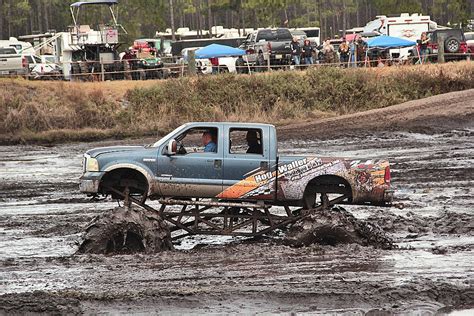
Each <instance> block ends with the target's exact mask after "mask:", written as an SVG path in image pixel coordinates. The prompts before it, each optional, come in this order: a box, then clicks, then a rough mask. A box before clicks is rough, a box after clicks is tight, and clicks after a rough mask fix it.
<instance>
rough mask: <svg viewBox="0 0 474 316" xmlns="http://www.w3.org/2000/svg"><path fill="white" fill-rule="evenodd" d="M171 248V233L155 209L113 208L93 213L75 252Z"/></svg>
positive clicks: (137, 250) (118, 251)
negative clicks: (96, 214)
mask: <svg viewBox="0 0 474 316" xmlns="http://www.w3.org/2000/svg"><path fill="white" fill-rule="evenodd" d="M171 249H173V245H172V243H171V233H170V230H169V228H168V226H167V225H166V224H165V222H164V221H163V219H161V218H160V217H159V216H158V214H156V213H155V212H150V211H148V210H145V209H142V208H132V207H116V208H114V209H112V210H109V211H106V212H104V213H102V214H100V215H99V216H97V217H96V218H95V219H94V220H92V222H91V223H90V224H89V225H88V226H87V228H86V232H85V234H84V237H83V241H82V243H81V245H80V246H79V249H78V251H77V252H78V253H95V254H127V253H136V252H144V253H158V252H161V251H164V250H171Z"/></svg>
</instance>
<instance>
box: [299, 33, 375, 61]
mask: <svg viewBox="0 0 474 316" xmlns="http://www.w3.org/2000/svg"><path fill="white" fill-rule="evenodd" d="M290 48H291V55H292V64H293V65H296V66H300V65H311V64H315V63H318V64H321V63H326V64H335V63H339V64H341V65H344V66H345V67H347V66H349V65H353V66H354V67H356V66H361V65H363V64H364V62H365V61H366V52H367V43H366V42H365V41H364V40H363V39H362V37H361V36H355V37H354V39H353V40H352V41H347V40H346V38H345V37H343V38H342V39H341V40H339V39H335V40H331V39H330V38H327V39H326V40H325V41H324V42H323V44H322V45H320V46H318V47H316V46H315V45H313V44H312V43H311V42H310V41H309V40H308V39H305V40H304V42H303V44H301V42H300V41H299V40H298V38H297V37H294V38H293V41H292V42H291V46H290Z"/></svg>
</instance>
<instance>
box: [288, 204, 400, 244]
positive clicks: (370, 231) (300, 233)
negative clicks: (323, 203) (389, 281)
mask: <svg viewBox="0 0 474 316" xmlns="http://www.w3.org/2000/svg"><path fill="white" fill-rule="evenodd" d="M285 243H286V244H288V245H292V246H296V247H300V246H308V245H311V244H314V243H317V244H323V245H337V244H353V243H356V244H360V245H364V246H369V245H371V246H374V247H375V248H381V249H393V248H396V246H395V245H394V243H393V241H392V239H391V238H390V237H389V236H387V234H386V233H385V232H384V231H383V230H382V229H381V228H380V227H379V226H378V225H376V224H372V223H369V222H366V221H363V220H359V219H357V218H355V217H354V215H352V214H351V213H349V212H348V211H346V210H345V209H343V208H342V207H333V208H332V209H322V210H319V211H315V212H314V213H313V214H311V215H310V216H308V217H306V218H305V219H303V220H302V221H301V222H298V223H295V224H294V225H293V226H291V227H290V229H289V230H288V233H287V234H286V236H285Z"/></svg>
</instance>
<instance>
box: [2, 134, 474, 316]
mask: <svg viewBox="0 0 474 316" xmlns="http://www.w3.org/2000/svg"><path fill="white" fill-rule="evenodd" d="M473 136H474V132H473V131H469V130H467V131H453V132H451V133H447V134H442V135H423V134H409V133H391V134H379V135H376V136H372V137H364V138H357V137H351V138H341V139H335V140H329V141H324V142H302V141H288V142H285V143H282V144H280V152H281V153H282V154H304V153H316V154H319V155H327V156H341V157H357V158H358V159H361V160H367V159H377V158H388V159H389V160H390V161H391V163H392V181H393V186H394V187H395V189H396V190H397V192H396V207H392V208H380V207H362V206H345V208H346V209H347V210H349V211H350V212H351V213H352V214H354V215H355V216H356V217H358V218H363V219H370V220H371V221H374V222H376V223H377V224H379V225H380V226H381V227H382V228H383V229H385V230H386V231H387V232H388V233H389V234H390V236H392V237H393V238H394V239H395V241H396V242H397V244H398V246H399V247H400V249H398V250H380V249H373V248H370V247H361V246H359V245H345V246H337V247H331V246H316V245H313V246H309V247H302V248H291V247H287V246H284V245H281V244H280V243H279V242H278V240H274V239H263V240H259V241H254V240H246V239H232V238H227V237H226V238H219V237H218V238H216V237H190V238H188V239H185V240H183V241H182V242H181V243H180V244H177V245H176V248H177V249H178V250H177V251H173V252H165V253H162V254H159V255H151V256H145V255H124V256H114V257H107V256H99V255H80V256H77V255H73V253H74V252H75V251H76V250H77V245H78V242H79V241H80V237H81V232H82V231H83V228H84V226H85V225H86V224H87V223H88V222H89V221H90V220H91V219H92V218H94V217H95V216H96V215H97V214H100V213H101V212H102V211H103V210H106V209H110V208H112V207H114V206H116V202H110V201H102V202H91V201H89V200H88V199H87V198H86V197H84V196H82V195H81V194H79V193H78V190H77V183H78V177H79V176H80V173H81V165H80V162H81V155H82V152H84V151H85V150H86V149H87V148H90V147H95V146H103V145H110V144H113V143H111V142H109V143H94V144H74V145H62V146H56V147H38V146H22V147H0V267H1V268H0V294H3V296H0V311H1V310H2V308H3V311H5V310H7V311H8V310H9V309H10V308H11V309H12V310H13V309H16V310H19V311H26V310H25V309H23V310H22V309H21V306H24V305H25V304H24V302H28V306H29V307H28V310H33V311H36V312H46V313H48V312H55V311H56V312H57V311H69V312H91V313H94V312H99V311H101V312H105V313H107V312H110V313H116V312H130V311H132V310H133V311H134V312H137V313H143V314H145V313H148V312H153V311H155V312H157V311H169V312H172V313H196V312H197V313H232V312H245V313H260V312H279V313H290V312H310V313H315V314H318V313H328V312H333V313H346V314H348V315H349V314H351V315H352V314H355V315H363V314H365V313H367V312H369V311H372V312H376V311H377V310H382V309H385V310H388V311H391V312H395V313H400V312H401V313H418V314H420V313H425V312H427V313H435V312H436V311H439V312H446V313H449V312H455V311H463V312H465V313H468V314H469V313H470V312H472V310H469V309H470V308H474V306H473V305H472V304H473V302H474V290H473V283H474V268H473V265H472V261H473V258H474V256H473V254H474V223H473V217H474V216H473V215H474V208H473V206H474V197H473V196H474V194H473V193H474V189H473V184H474V179H473V177H474V176H473V174H474V170H473V168H474V167H473V166H474V144H473V142H472V138H473ZM140 142H142V141H134V142H133V143H140ZM145 142H148V141H145ZM128 143H130V142H128ZM35 291H36V292H35ZM48 303H49V304H48ZM45 305H47V306H48V307H47V308H46V307H45ZM23 308H26V307H23ZM471 314H472V313H471Z"/></svg>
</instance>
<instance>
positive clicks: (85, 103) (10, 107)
mask: <svg viewBox="0 0 474 316" xmlns="http://www.w3.org/2000/svg"><path fill="white" fill-rule="evenodd" d="M469 88H474V64H473V63H469V62H462V63H450V64H445V65H423V66H409V67H400V68H398V67H390V68H372V69H346V70H344V69H339V68H316V69H313V70H309V71H291V72H290V71H286V72H285V71H281V72H272V73H263V74H258V75H253V76H248V75H229V74H227V75H219V76H211V77H197V78H180V79H170V80H166V81H116V82H95V83H78V82H33V81H26V80H21V79H14V80H13V79H2V80H0V91H1V94H0V119H1V120H0V122H1V124H0V142H1V143H18V142H49V143H55V142H63V141H79V140H90V139H103V138H121V137H127V136H140V135H149V134H156V133H157V132H159V131H165V130H169V129H170V128H173V127H175V126H177V125H180V124H182V123H183V122H187V121H245V122H249V121H253V122H270V123H273V124H279V125H282V124H287V123H292V122H295V121H305V120H312V119H315V118H322V117H328V116H334V115H339V114H345V113H353V112H358V111H363V110H367V109H372V108H380V107H385V106H389V105H393V104H397V103H401V102H405V101H408V100H413V99H419V98H423V97H427V96H430V95H435V94H440V93H445V92H450V91H457V90H464V89H469Z"/></svg>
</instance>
